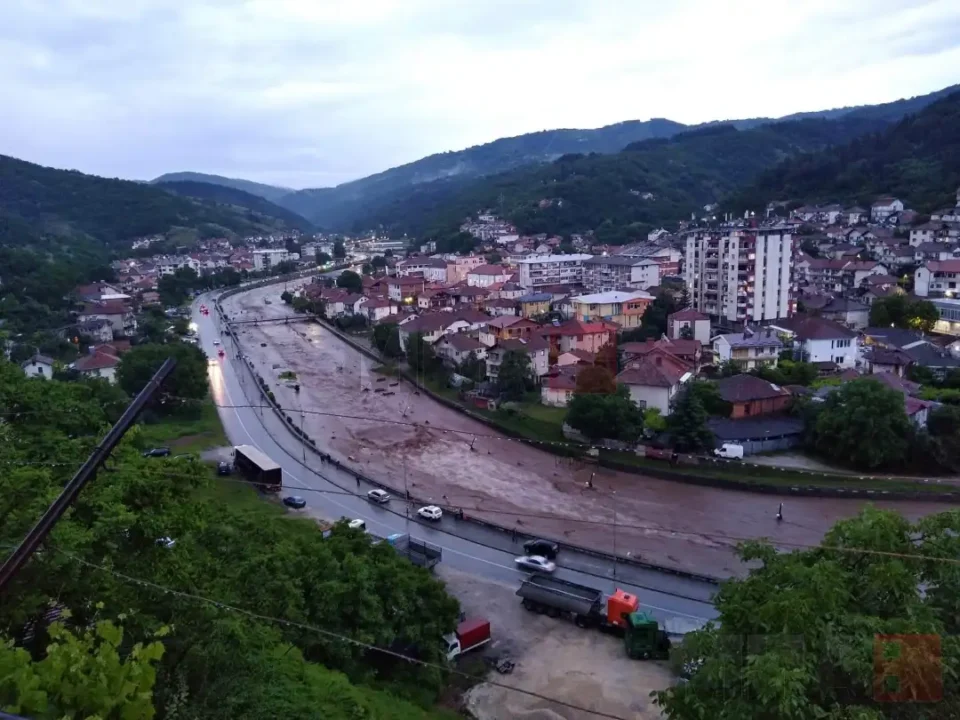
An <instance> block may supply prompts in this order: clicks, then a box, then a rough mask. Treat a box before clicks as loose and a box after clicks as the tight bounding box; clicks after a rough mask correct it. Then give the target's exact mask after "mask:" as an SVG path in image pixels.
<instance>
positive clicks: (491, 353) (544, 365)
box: [487, 335, 550, 379]
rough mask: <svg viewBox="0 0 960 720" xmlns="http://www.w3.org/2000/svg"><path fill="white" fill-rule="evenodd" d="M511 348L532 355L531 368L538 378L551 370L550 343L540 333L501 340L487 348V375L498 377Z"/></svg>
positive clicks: (493, 377) (492, 377)
mask: <svg viewBox="0 0 960 720" xmlns="http://www.w3.org/2000/svg"><path fill="white" fill-rule="evenodd" d="M511 350H519V351H522V352H525V353H526V354H527V355H528V356H529V357H530V368H531V370H532V372H533V374H534V377H535V378H536V379H539V378H542V377H543V376H544V375H546V374H547V373H548V372H549V371H550V357H549V356H550V345H549V344H548V343H547V342H546V341H545V340H544V339H543V338H542V337H540V336H539V335H531V336H530V337H529V338H528V339H526V340H522V339H518V340H501V341H499V342H498V343H497V345H496V346H495V347H492V348H490V349H488V350H487V377H489V378H490V379H496V377H497V376H498V375H499V373H500V365H501V363H503V358H504V356H505V355H506V354H507V353H508V352H510V351H511Z"/></svg>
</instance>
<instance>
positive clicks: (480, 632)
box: [443, 618, 490, 660]
mask: <svg viewBox="0 0 960 720" xmlns="http://www.w3.org/2000/svg"><path fill="white" fill-rule="evenodd" d="M443 639H444V641H445V642H446V651H447V660H453V659H454V658H455V657H457V656H458V655H463V653H465V652H469V651H470V650H475V649H476V648H478V647H480V646H482V645H486V644H487V643H488V642H490V621H489V620H487V619H486V618H470V619H467V620H464V621H463V622H461V623H460V624H459V625H457V629H456V630H455V631H454V632H452V633H449V634H448V635H444V636H443Z"/></svg>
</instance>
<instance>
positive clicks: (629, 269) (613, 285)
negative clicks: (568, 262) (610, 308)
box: [583, 255, 660, 292]
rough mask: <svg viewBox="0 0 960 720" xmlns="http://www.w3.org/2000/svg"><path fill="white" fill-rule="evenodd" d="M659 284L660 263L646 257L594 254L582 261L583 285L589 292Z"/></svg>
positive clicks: (639, 288) (645, 287)
mask: <svg viewBox="0 0 960 720" xmlns="http://www.w3.org/2000/svg"><path fill="white" fill-rule="evenodd" d="M659 284H660V263H658V262H657V261H656V260H653V259H651V258H646V257H629V256H624V255H595V256H593V257H592V258H590V259H588V260H584V261H583V286H584V287H585V288H586V289H587V290H589V291H590V292H608V291H610V290H618V289H622V288H631V289H636V290H645V289H647V288H648V287H653V286H654V285H659Z"/></svg>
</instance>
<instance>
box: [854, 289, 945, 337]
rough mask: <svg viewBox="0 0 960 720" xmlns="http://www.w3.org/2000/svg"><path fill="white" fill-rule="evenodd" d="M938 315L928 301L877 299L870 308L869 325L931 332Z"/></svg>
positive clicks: (902, 298) (907, 297) (892, 298)
mask: <svg viewBox="0 0 960 720" xmlns="http://www.w3.org/2000/svg"><path fill="white" fill-rule="evenodd" d="M939 319H940V313H939V312H938V311H937V307H936V306H935V305H934V304H933V303H932V302H930V301H929V300H923V299H920V298H916V299H911V298H910V297H909V296H907V295H902V294H901V295H891V296H889V297H885V298H879V299H877V300H876V302H874V303H873V305H871V306H870V324H871V325H872V326H874V327H898V328H909V329H912V330H922V331H923V332H931V331H932V330H933V326H934V325H935V324H936V322H937V320H939Z"/></svg>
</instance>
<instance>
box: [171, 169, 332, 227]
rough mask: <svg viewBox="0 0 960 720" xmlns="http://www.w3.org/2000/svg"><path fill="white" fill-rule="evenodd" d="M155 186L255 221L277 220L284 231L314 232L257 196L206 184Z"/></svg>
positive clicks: (294, 215)
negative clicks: (258, 218) (250, 216)
mask: <svg viewBox="0 0 960 720" xmlns="http://www.w3.org/2000/svg"><path fill="white" fill-rule="evenodd" d="M154 184H155V185H156V186H157V187H159V188H163V189H164V190H167V191H168V192H172V193H175V194H177V195H180V196H183V197H192V198H196V199H198V200H205V201H207V202H211V203H214V204H217V205H226V206H229V207H231V208H234V209H236V210H240V211H249V212H252V213H254V216H253V217H254V218H256V216H257V215H260V216H265V217H267V218H277V219H279V220H282V221H283V222H284V223H285V224H286V225H287V227H290V228H295V229H297V230H301V231H303V232H313V230H314V227H313V225H311V224H310V221H309V220H307V219H306V218H304V217H302V216H300V215H297V213H295V212H293V211H292V210H287V208H285V207H280V206H279V205H277V204H275V203H272V202H270V201H269V200H267V199H265V198H263V197H261V196H259V195H254V194H253V193H249V192H245V191H243V190H238V189H237V188H233V187H228V186H226V185H215V184H213V183H208V182H195V181H192V180H181V181H177V182H157V183H154Z"/></svg>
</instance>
